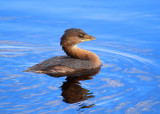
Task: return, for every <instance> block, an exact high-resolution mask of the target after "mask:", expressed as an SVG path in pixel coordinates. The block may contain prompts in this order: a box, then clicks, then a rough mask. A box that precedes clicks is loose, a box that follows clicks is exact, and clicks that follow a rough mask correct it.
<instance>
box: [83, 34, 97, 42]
mask: <svg viewBox="0 0 160 114" xmlns="http://www.w3.org/2000/svg"><path fill="white" fill-rule="evenodd" d="M95 39H96V38H95V37H93V36H90V35H84V38H83V41H90V40H95Z"/></svg>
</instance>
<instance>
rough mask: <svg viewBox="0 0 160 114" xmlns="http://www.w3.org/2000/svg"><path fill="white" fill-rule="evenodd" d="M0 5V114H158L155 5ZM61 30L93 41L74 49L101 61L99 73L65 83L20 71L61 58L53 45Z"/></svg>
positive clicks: (159, 25) (158, 18)
mask: <svg viewBox="0 0 160 114" xmlns="http://www.w3.org/2000/svg"><path fill="white" fill-rule="evenodd" d="M0 4H1V7H0V12H1V13H0V77H1V78H0V112H1V113H3V114H53V113H70V112H72V113H82V114H83V113H100V114H101V113H111V114H117V113H120V114H122V113H126V114H132V113H134V114H141V113H145V114H158V113H159V111H160V96H159V94H160V71H159V68H160V66H159V64H160V58H159V57H160V52H159V48H160V39H159V36H160V32H159V31H160V14H159V12H160V8H159V5H160V2H159V1H158V0H155V1H154V2H151V1H145V0H141V1H138V0H135V1H118V0H116V1H105V0H100V1H91V0H86V1H80V0H76V1H73V0H67V1H65V0H61V1H51V0H45V1H42V0H37V1H36V0H35V1H31V0H28V1H25V0H21V1H18V0H14V1H9V0H5V1H4V0H3V1H1V2H0ZM68 28H81V29H83V30H84V31H85V32H87V33H88V34H90V35H92V36H95V37H96V38H97V40H95V41H91V42H84V43H82V44H80V45H79V47H81V48H83V49H87V50H90V51H93V52H94V53H96V54H97V55H98V56H99V57H100V58H101V60H102V63H103V65H102V68H101V70H100V71H99V73H98V74H96V75H95V76H89V77H85V78H84V77H79V78H76V79H68V78H66V77H61V78H55V77H50V76H48V75H45V74H35V73H26V72H23V70H25V69H26V68H28V67H30V66H32V65H34V64H36V63H39V62H41V61H43V60H46V59H48V58H51V57H53V56H60V55H65V53H64V52H63V51H62V50H61V47H60V46H59V42H60V37H61V36H62V34H63V32H64V30H66V29H68ZM71 95H73V96H75V97H72V98H71V97H70V96H71Z"/></svg>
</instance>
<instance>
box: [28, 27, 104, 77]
mask: <svg viewBox="0 0 160 114" xmlns="http://www.w3.org/2000/svg"><path fill="white" fill-rule="evenodd" d="M94 39H95V38H94V37H93V36H90V35H88V34H86V33H85V32H84V31H83V30H81V29H75V28H72V29H67V30H66V31H65V33H64V34H63V36H62V37H61V43H60V45H61V46H62V49H63V50H64V51H65V52H66V54H67V55H68V56H56V57H52V58H50V59H48V60H45V61H43V62H41V63H39V64H36V65H34V66H32V67H30V68H28V69H27V70H25V71H32V72H37V73H45V74H49V75H52V76H77V75H81V74H83V75H84V74H86V73H87V72H92V71H93V69H97V68H98V67H100V66H101V61H100V59H99V57H98V56H97V55H96V54H95V53H93V52H91V51H87V50H84V49H80V48H79V47H77V44H79V43H81V42H84V41H90V40H94Z"/></svg>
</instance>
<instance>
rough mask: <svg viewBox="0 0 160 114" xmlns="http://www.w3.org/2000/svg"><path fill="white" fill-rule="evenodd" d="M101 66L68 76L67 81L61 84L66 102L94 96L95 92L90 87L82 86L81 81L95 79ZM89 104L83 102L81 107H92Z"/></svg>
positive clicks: (75, 101) (74, 101)
mask: <svg viewBox="0 0 160 114" xmlns="http://www.w3.org/2000/svg"><path fill="white" fill-rule="evenodd" d="M100 69H101V67H99V68H96V69H92V70H87V71H85V72H81V73H80V72H79V74H77V76H67V78H66V79H65V80H66V81H65V82H63V85H62V86H61V90H62V94H61V95H62V96H63V101H64V102H66V103H77V102H80V101H84V100H87V99H88V98H92V97H94V95H93V93H90V92H89V90H88V89H85V88H82V87H81V83H80V81H83V80H90V79H93V76H94V75H96V74H97V73H99V71H100ZM92 106H94V104H91V105H89V106H87V105H85V104H81V108H90V107H92Z"/></svg>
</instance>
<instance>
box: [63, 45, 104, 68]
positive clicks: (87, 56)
mask: <svg viewBox="0 0 160 114" xmlns="http://www.w3.org/2000/svg"><path fill="white" fill-rule="evenodd" d="M62 48H63V50H64V51H65V52H66V54H67V55H68V56H70V57H73V58H77V59H82V60H90V61H92V62H93V63H94V66H93V67H99V66H100V65H101V60H100V59H99V57H98V56H97V55H96V54H95V53H93V52H91V51H87V50H84V49H80V48H79V47H77V45H74V46H69V47H64V46H62Z"/></svg>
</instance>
